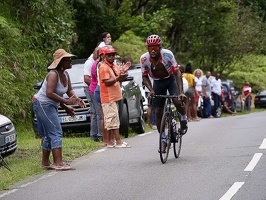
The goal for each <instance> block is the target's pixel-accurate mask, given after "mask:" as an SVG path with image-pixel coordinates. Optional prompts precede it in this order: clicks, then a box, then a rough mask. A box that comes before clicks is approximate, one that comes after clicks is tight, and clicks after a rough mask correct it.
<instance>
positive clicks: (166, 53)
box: [140, 49, 178, 80]
mask: <svg viewBox="0 0 266 200" xmlns="http://www.w3.org/2000/svg"><path fill="white" fill-rule="evenodd" d="M159 62H160V63H162V64H163V65H164V67H165V69H166V70H167V72H168V76H167V77H164V78H168V77H170V76H171V75H172V74H173V72H174V71H175V70H178V64H177V62H176V60H175V57H174V54H173V53H172V51H170V50H168V49H161V51H160V59H159ZM151 64H152V60H151V58H150V54H149V52H147V53H144V54H143V55H142V56H141V57H140V65H141V72H142V75H143V76H147V75H149V76H150V77H151V78H152V79H153V80H160V79H161V78H157V77H155V76H154V75H153V73H152V71H151Z"/></svg>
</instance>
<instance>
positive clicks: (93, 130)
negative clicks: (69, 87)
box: [84, 47, 102, 142]
mask: <svg viewBox="0 0 266 200" xmlns="http://www.w3.org/2000/svg"><path fill="white" fill-rule="evenodd" d="M99 49H100V48H99V47H96V48H95V49H94V51H93V59H92V60H90V59H88V60H87V61H86V62H85V64H84V82H85V83H86V84H87V86H88V87H85V88H84V92H85V94H86V97H87V99H88V101H89V103H90V113H91V124H90V138H91V139H92V140H93V141H95V142H98V141H102V132H101V129H100V127H101V126H100V123H101V119H100V118H101V116H100V110H99V109H97V108H98V106H97V102H96V100H95V98H94V90H95V87H96V86H97V82H95V81H96V80H95V77H94V79H93V82H92V73H91V72H92V66H93V64H94V63H95V60H97V58H98V53H99ZM91 84H92V85H91ZM92 90H93V91H92Z"/></svg>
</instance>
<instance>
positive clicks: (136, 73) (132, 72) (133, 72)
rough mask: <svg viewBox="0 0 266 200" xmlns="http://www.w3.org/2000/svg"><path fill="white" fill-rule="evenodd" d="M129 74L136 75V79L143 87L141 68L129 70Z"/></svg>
mask: <svg viewBox="0 0 266 200" xmlns="http://www.w3.org/2000/svg"><path fill="white" fill-rule="evenodd" d="M128 75H130V76H133V77H134V81H135V82H136V83H137V84H138V85H139V86H140V87H142V74H141V70H128Z"/></svg>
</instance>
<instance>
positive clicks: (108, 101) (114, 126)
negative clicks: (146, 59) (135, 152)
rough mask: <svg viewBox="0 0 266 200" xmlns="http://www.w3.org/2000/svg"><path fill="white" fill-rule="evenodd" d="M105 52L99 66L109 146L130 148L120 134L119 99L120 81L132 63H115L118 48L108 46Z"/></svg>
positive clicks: (101, 95) (120, 92)
mask: <svg viewBox="0 0 266 200" xmlns="http://www.w3.org/2000/svg"><path fill="white" fill-rule="evenodd" d="M104 54H105V58H104V61H103V63H102V64H101V66H100V67H99V82H100V97H101V103H102V110H103V115H104V125H105V128H106V129H107V135H108V136H107V147H120V148H129V147H130V146H129V145H128V144H127V143H125V142H122V140H121V139H120V135H119V126H120V121H119V114H118V101H119V100H121V99H122V91H121V88H120V83H119V82H122V81H123V80H124V79H125V78H126V77H127V76H128V75H127V74H126V71H127V70H128V68H129V67H130V63H126V64H125V65H123V66H120V67H118V66H117V65H115V64H114V59H115V54H116V50H115V49H114V48H113V47H107V48H106V49H105V53H104ZM119 68H120V69H119ZM111 136H114V137H115V140H116V145H114V144H113V143H112V138H111ZM108 137H109V138H108Z"/></svg>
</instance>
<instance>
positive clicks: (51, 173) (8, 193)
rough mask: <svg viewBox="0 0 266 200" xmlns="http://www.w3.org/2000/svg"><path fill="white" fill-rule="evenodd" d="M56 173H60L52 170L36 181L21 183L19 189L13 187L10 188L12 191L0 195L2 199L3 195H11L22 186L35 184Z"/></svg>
mask: <svg viewBox="0 0 266 200" xmlns="http://www.w3.org/2000/svg"><path fill="white" fill-rule="evenodd" d="M56 173H58V172H50V173H49V174H45V175H43V176H41V177H40V178H38V179H37V180H35V181H31V182H28V183H25V184H23V185H21V186H20V187H19V188H18V189H13V190H10V191H8V192H5V193H3V194H1V195H0V199H1V198H2V197H5V196H8V195H10V194H12V193H14V192H16V191H18V190H19V189H21V188H25V187H27V186H29V185H31V184H34V183H37V182H39V181H40V180H42V179H46V178H48V177H50V176H53V175H55V174H56Z"/></svg>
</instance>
